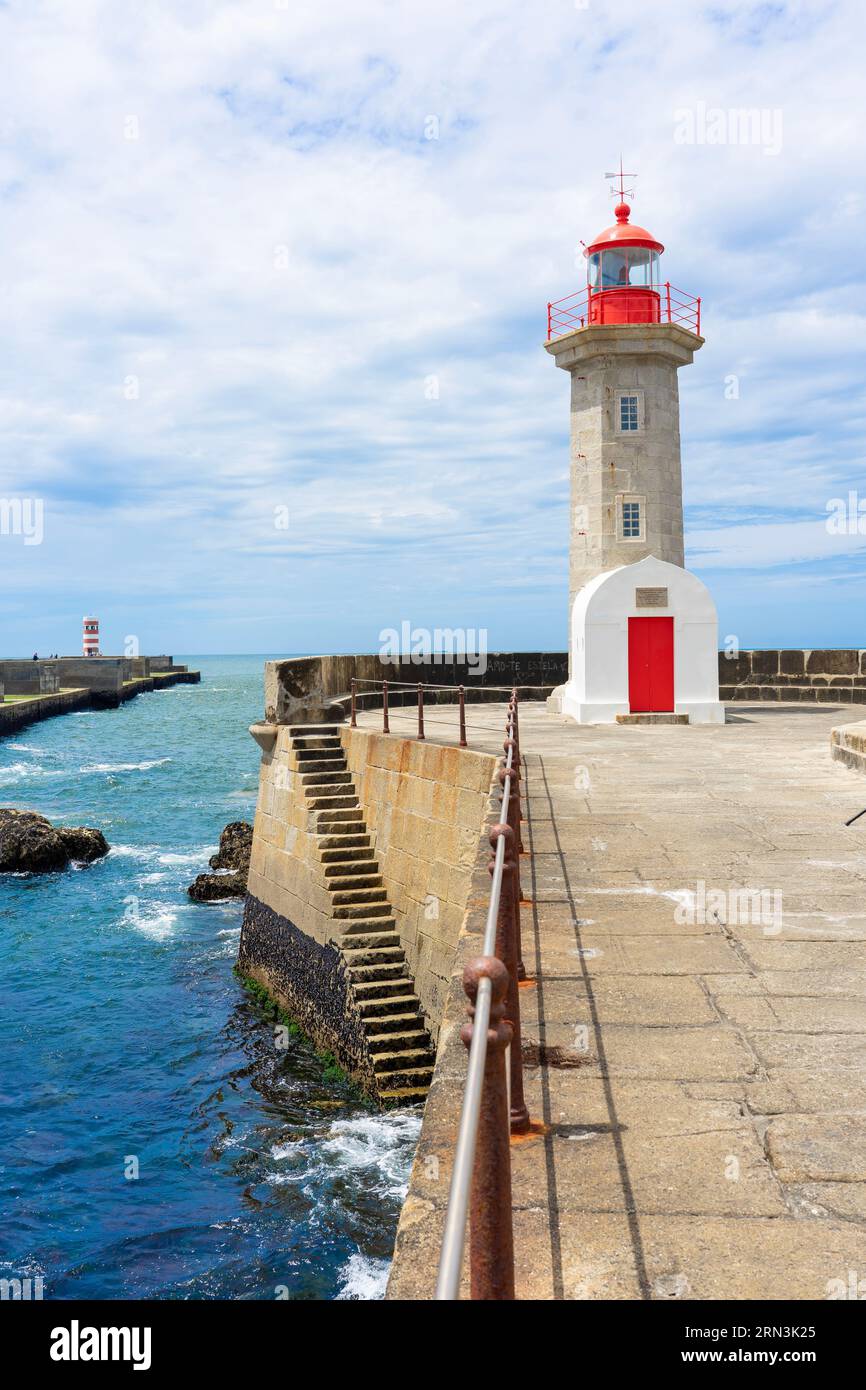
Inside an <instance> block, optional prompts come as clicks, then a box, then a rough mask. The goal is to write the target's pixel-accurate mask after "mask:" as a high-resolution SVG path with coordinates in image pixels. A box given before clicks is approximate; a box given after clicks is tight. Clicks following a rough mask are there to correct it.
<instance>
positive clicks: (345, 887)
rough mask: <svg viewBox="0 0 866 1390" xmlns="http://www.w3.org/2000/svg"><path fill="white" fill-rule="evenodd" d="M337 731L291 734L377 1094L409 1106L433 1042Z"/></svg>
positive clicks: (429, 1070) (427, 1073)
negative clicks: (423, 1015)
mask: <svg viewBox="0 0 866 1390" xmlns="http://www.w3.org/2000/svg"><path fill="white" fill-rule="evenodd" d="M338 730H339V726H338V725H336V724H316V725H311V724H302V725H295V726H292V727H291V728H290V730H289V733H290V736H291V740H292V749H293V752H294V756H295V761H296V765H297V769H298V775H299V777H300V780H301V786H302V788H303V792H304V797H305V799H306V803H307V809H308V811H309V815H310V820H311V826H312V832H313V834H314V835H315V836H316V837H317V843H318V851H319V860H320V865H321V873H322V877H323V880H324V883H325V886H326V888H327V890H328V892H329V893H330V896H331V915H332V918H333V920H334V924H335V927H336V932H335V936H336V940H337V943H338V945H339V948H340V951H341V954H342V957H343V960H344V962H345V966H346V973H347V977H348V981H349V988H350V992H351V994H352V996H353V998H354V1001H355V1005H356V1008H357V1010H358V1013H359V1015H360V1018H361V1020H362V1027H363V1030H364V1034H365V1038H366V1045H367V1052H368V1056H369V1058H370V1064H371V1067H372V1072H373V1076H374V1080H375V1088H376V1093H377V1098H378V1099H379V1100H380V1101H381V1102H382V1103H383V1104H386V1105H387V1104H411V1103H412V1102H414V1101H420V1100H423V1099H424V1097H425V1096H426V1095H427V1092H428V1090H429V1088H430V1082H431V1079H432V1077H433V1062H434V1051H433V1044H432V1041H431V1038H430V1034H429V1033H428V1031H427V1029H426V1027H425V1025H424V1019H423V1017H422V1014H421V1005H420V1001H419V999H418V997H417V996H416V994H415V983H414V981H413V979H412V977H411V975H410V973H409V968H408V965H407V962H406V956H405V954H404V952H403V947H402V946H401V945H400V936H399V933H398V931H397V923H396V921H395V919H394V914H393V910H392V908H391V904H390V903H389V901H388V895H387V893H386V891H385V887H384V885H383V882H382V875H381V873H380V872H379V863H378V860H377V859H376V855H375V852H374V850H373V848H372V846H371V843H370V834H369V832H368V830H367V826H366V823H365V821H364V813H363V811H362V810H361V807H360V804H359V802H358V797H357V795H356V793H355V787H354V783H353V781H352V774H351V772H350V771H349V766H348V763H347V761H346V755H345V753H344V751H343V745H342V743H341V742H340V736H339V731H338Z"/></svg>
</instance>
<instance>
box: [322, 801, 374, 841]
mask: <svg viewBox="0 0 866 1390" xmlns="http://www.w3.org/2000/svg"><path fill="white" fill-rule="evenodd" d="M363 820H364V813H363V811H362V810H361V808H360V806H344V807H343V808H342V810H341V809H339V808H338V809H337V810H336V811H314V812H313V823H314V824H315V825H316V826H318V827H319V834H320V835H321V834H323V833H324V831H325V828H326V827H327V826H329V825H333V826H335V827H337V829H336V833H337V834H338V835H339V834H340V830H341V829H342V831H343V833H346V830H345V828H346V826H348V825H356V824H360V823H362V822H363Z"/></svg>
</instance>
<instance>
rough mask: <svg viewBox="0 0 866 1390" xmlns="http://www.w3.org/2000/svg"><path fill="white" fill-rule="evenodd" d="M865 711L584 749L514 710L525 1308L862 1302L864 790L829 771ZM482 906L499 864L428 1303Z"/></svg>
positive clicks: (412, 1289)
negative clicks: (526, 1123)
mask: <svg viewBox="0 0 866 1390" xmlns="http://www.w3.org/2000/svg"><path fill="white" fill-rule="evenodd" d="M860 708H861V709H862V707H860ZM858 712H859V711H858V707H857V706H856V705H854V706H841V705H832V704H830V703H826V704H822V705H821V706H817V705H806V704H798V705H789V704H785V703H778V704H774V705H766V704H756V705H749V704H747V703H745V702H743V703H738V704H737V706H736V707H735V709H734V710H732V711H730V710H729V712H728V723H727V724H726V725H724V726H716V727H705V728H688V727H678V726H675V725H674V726H662V727H641V726H636V727H618V728H593V727H588V728H587V727H579V726H577V725H575V724H573V723H571V722H569V721H566V720H564V719H562V718H559V717H556V716H553V715H551V714H549V713H548V712H547V711H546V710H544V709H543V708H542V707H540V706H538V705H524V706H523V709H522V714H521V743H522V751H523V755H524V762H525V781H524V793H525V795H526V801H525V805H524V817H525V824H524V840H525V842H526V847H527V849H528V850H529V851H530V854H529V856H527V857H525V858H524V859H523V860H522V863H521V874H522V878H523V892H524V897H525V898H526V899H527V900H528V901H527V902H525V903H524V906H523V909H522V926H523V949H524V959H525V961H526V966H527V970H528V972H529V975H530V977H531V978H530V981H529V982H528V983H527V985H526V986H525V987H524V988H523V989H522V990H521V1009H522V1014H523V1029H524V1056H525V1082H526V1094H527V1100H528V1103H529V1107H530V1111H531V1114H532V1118H533V1120H534V1121H535V1122H536V1124H535V1128H534V1132H533V1133H532V1134H531V1135H530V1136H528V1137H526V1138H522V1139H519V1140H515V1141H514V1142H513V1145H512V1159H513V1187H514V1205H515V1223H514V1224H515V1250H516V1260H517V1292H518V1297H520V1298H524V1299H611V1298H613V1299H657V1300H671V1299H711V1298H723V1299H749V1298H754V1299H761V1300H773V1299H782V1298H794V1299H804V1300H808V1299H818V1300H823V1299H827V1298H831V1299H832V1298H847V1297H851V1296H854V1297H857V1296H858V1295H857V1294H856V1293H855V1294H854V1295H851V1293H850V1280H851V1272H852V1271H854V1272H855V1283H856V1281H857V1280H862V1279H863V1278H864V1272H866V817H864V818H863V820H861V821H859V822H857V823H856V824H855V825H853V826H851V827H850V828H848V829H846V828H845V825H844V822H845V821H846V820H848V819H849V818H850V817H851V816H853V815H855V814H856V812H857V811H859V810H861V809H862V808H863V807H864V806H866V779H864V777H863V776H862V775H861V774H858V773H857V772H856V771H852V770H851V769H850V768H848V767H846V766H845V765H843V764H842V763H840V762H838V761H834V760H833V759H832V758H831V756H830V737H831V730H832V729H833V728H835V727H838V726H841V725H846V724H849V723H851V722H853V721H856V719H857V716H858ZM499 716H501V718H500V717H499ZM380 718H381V716H380V715H377V714H376V713H374V712H369V713H366V714H364V715H362V716H361V717H360V719H359V722H360V723H361V724H362V725H364V726H367V727H375V725H376V722H377V719H380ZM497 724H504V707H495V706H491V705H486V706H484V707H483V709H470V711H469V730H470V732H469V739H470V746H472V747H475V748H479V749H483V750H486V751H496V750H497V748H498V747H499V746H500V745H501V736H500V735H499V734H498V732H496V725H497ZM490 725H492V726H493V729H492V730H490V729H488V727H486V726H490ZM392 729H393V730H394V732H395V733H397V734H400V733H403V734H406V735H410V734H411V731H412V715H411V713H410V712H407V714H406V715H403V714H401V713H399V712H397V713H393V714H392ZM438 732H443V733H445V734H446V736H449V737H450V733H449V731H447V730H445V729H444V728H443V729H442V730H434V729H430V730H428V738H435V737H436V736H437V733H438ZM488 891H489V878H488V875H487V850H486V846H485V845H484V844H482V845H480V846H479V856H478V862H477V865H476V871H475V876H474V878H473V883H472V890H471V896H470V906H469V911H468V913H467V917H466V920H465V923H464V929H463V934H462V936H461V940H460V942H459V944H458V953H457V955H458V958H457V960H456V962H455V971H454V975H453V977H452V981H451V988H450V994H449V997H448V1000H447V1002H446V1006H445V1014H444V1018H443V1022H442V1028H441V1031H440V1037H439V1048H438V1054H437V1059H436V1065H435V1070H434V1076H433V1083H432V1088H431V1092H430V1096H429V1098H428V1101H427V1106H426V1110H425V1116H424V1123H423V1129H422V1133H421V1139H420V1143H419V1148H418V1153H417V1157H416V1161H415V1165H414V1169H413V1173H412V1178H411V1183H410V1189H409V1194H408V1197H407V1199H406V1203H405V1205H404V1209H403V1213H402V1217H401V1221H400V1227H399V1232H398V1237H397V1246H396V1253H395V1259H394V1264H393V1269H392V1274H391V1280H390V1286H389V1291H388V1296H389V1297H390V1298H402V1299H428V1298H430V1297H431V1296H432V1293H433V1288H434V1283H435V1275H436V1267H437V1261H438V1255H439V1248H440V1241H441V1234H442V1227H443V1218H444V1212H445V1206H446V1203H447V1197H448V1186H449V1181H450V1177H451V1159H452V1154H453V1145H454V1140H455V1137H456V1127H457V1123H458V1118H459V1112H460V1106H461V1103H462V1095H463V1078H464V1077H465V1074H466V1055H465V1049H464V1047H463V1045H462V1043H461V1042H460V1039H459V1029H460V1025H461V1024H462V1022H463V1019H464V1016H465V1000H464V997H463V992H462V988H461V984H460V977H461V974H462V966H463V961H464V960H465V959H466V958H468V957H469V956H471V955H475V954H477V952H478V945H479V940H480V934H481V931H482V928H483V921H484V914H485V909H486V901H487V894H488ZM860 1287H861V1292H860V1294H859V1296H860V1297H862V1296H863V1294H862V1287H863V1286H862V1285H861V1286H860Z"/></svg>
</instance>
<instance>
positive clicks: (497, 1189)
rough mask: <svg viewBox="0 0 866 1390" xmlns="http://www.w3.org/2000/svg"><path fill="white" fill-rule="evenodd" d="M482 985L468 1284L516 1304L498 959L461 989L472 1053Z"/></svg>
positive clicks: (505, 1036) (478, 1293) (481, 966)
mask: <svg viewBox="0 0 866 1390" xmlns="http://www.w3.org/2000/svg"><path fill="white" fill-rule="evenodd" d="M483 979H488V980H489V981H490V986H491V991H492V994H491V1001H490V1023H489V1026H488V1030H487V1053H486V1057H485V1061H484V1081H483V1086H482V1091H481V1109H480V1113H479V1116H478V1137H477V1140H476V1146H475V1162H474V1166H473V1170H472V1195H471V1198H470V1207H469V1282H470V1297H471V1298H472V1299H480V1300H493V1299H496V1300H503V1301H504V1300H510V1299H513V1298H514V1230H513V1224H512V1206H511V1152H510V1147H509V1121H508V1089H507V1086H506V1079H505V1049H506V1048H507V1047H508V1046H509V1044H510V1045H511V1052H512V1054H513V1053H514V1045H513V1042H512V1029H511V1026H510V1025H509V1023H507V1022H506V1020H505V1019H504V1018H503V1014H504V1013H505V1008H506V1005H505V999H506V994H507V991H508V974H507V970H506V967H505V966H504V965H503V963H502V961H500V960H497V959H496V957H495V956H493V957H491V956H479V957H478V958H477V959H476V960H472V961H469V963H468V964H467V966H466V968H465V970H464V972H463V988H464V989H465V991H466V995H467V998H468V999H469V1022H468V1023H466V1024H465V1025H464V1027H463V1029H462V1031H461V1034H460V1036H461V1038H462V1039H463V1042H464V1043H465V1045H466V1046H467V1047H468V1048H471V1046H472V1034H473V1027H474V1019H475V1005H476V999H477V996H478V988H479V985H480V984H481V981H482V980H483Z"/></svg>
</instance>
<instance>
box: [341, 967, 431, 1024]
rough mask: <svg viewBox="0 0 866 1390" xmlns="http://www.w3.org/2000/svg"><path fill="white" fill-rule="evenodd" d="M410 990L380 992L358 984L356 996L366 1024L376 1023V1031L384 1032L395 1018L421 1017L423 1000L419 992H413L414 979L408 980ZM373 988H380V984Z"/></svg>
mask: <svg viewBox="0 0 866 1390" xmlns="http://www.w3.org/2000/svg"><path fill="white" fill-rule="evenodd" d="M406 984H407V985H409V991H408V992H406V991H404V992H403V993H402V994H401V993H400V991H399V990H392V991H391V993H390V994H387V993H385V994H383V993H382V992H381V991H380V992H379V993H378V994H375V993H373V992H372V990H370V991H368V990H367V989H366V988H364V987H362V986H360V985H359V986H357V987H356V990H355V997H356V1001H357V1004H358V1008H359V1009H360V1012H361V1017H362V1018H363V1020H364V1026H365V1027H367V1025H368V1024H369V1025H370V1026H373V1024H375V1027H376V1031H377V1032H382V1031H383V1029H384V1028H385V1027H386V1026H390V1024H391V1023H392V1021H393V1020H394V1019H401V1020H402V1019H405V1018H409V1017H410V1016H411V1017H412V1018H418V1017H420V1009H421V1001H420V1000H419V998H418V996H417V994H412V992H411V987H412V981H411V980H407V981H406ZM373 988H375V989H378V988H379V987H378V985H376V986H374V987H373Z"/></svg>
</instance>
